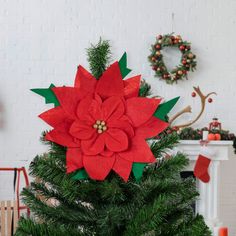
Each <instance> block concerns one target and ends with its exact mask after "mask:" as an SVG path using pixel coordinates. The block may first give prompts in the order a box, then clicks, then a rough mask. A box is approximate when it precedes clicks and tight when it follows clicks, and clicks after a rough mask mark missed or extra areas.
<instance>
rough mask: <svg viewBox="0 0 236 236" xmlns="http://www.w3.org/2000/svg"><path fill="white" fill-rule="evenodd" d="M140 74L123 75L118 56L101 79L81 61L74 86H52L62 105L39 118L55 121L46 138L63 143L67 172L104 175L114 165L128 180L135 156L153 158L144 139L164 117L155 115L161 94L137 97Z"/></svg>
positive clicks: (142, 159)
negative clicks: (94, 75)
mask: <svg viewBox="0 0 236 236" xmlns="http://www.w3.org/2000/svg"><path fill="white" fill-rule="evenodd" d="M140 77H141V76H134V77H132V78H130V79H127V80H123V79H122V75H121V72H120V67H119V63H118V62H115V63H114V64H112V65H111V66H110V67H108V69H107V70H106V71H105V72H104V73H103V74H102V76H101V77H100V78H99V80H97V79H95V78H94V77H93V76H92V75H91V74H90V73H89V72H88V71H87V70H85V69H84V68H83V67H82V66H79V67H78V71H77V74H76V78H75V83H74V87H54V88H52V91H53V92H54V94H55V96H56V97H57V99H58V101H59V103H60V106H57V107H55V108H53V109H50V110H48V111H46V112H44V113H42V114H41V115H40V118H41V119H43V120H44V121H45V122H47V123H48V124H49V125H51V126H52V127H53V130H52V131H50V132H48V133H47V134H46V136H45V139H46V140H48V141H52V142H55V143H57V144H59V145H62V146H64V147H66V148H67V152H66V166H67V173H71V172H74V171H76V170H80V169H83V168H84V169H85V170H86V172H87V173H88V175H89V177H90V178H91V179H95V180H104V179H105V178H106V176H107V175H108V174H109V173H110V172H111V171H112V170H113V171H115V172H116V173H117V174H118V175H119V176H121V177H122V178H123V179H124V180H125V181H127V180H128V178H129V175H130V172H131V169H132V165H133V163H134V162H138V163H153V162H155V161H156V159H155V157H154V156H153V153H152V152H151V150H150V148H149V146H148V145H147V143H146V139H148V138H152V137H155V136H156V135H158V134H159V133H160V132H162V131H163V130H164V129H166V128H167V127H168V123H166V122H163V121H161V120H160V119H158V118H156V117H154V116H153V113H154V112H155V111H156V109H157V107H158V105H159V103H160V100H161V99H154V98H143V97H138V94H139V89H140Z"/></svg>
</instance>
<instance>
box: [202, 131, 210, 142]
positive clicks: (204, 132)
mask: <svg viewBox="0 0 236 236" xmlns="http://www.w3.org/2000/svg"><path fill="white" fill-rule="evenodd" d="M208 134H209V132H208V131H207V130H204V131H203V132H202V140H208Z"/></svg>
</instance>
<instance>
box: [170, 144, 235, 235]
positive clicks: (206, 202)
mask: <svg viewBox="0 0 236 236" xmlns="http://www.w3.org/2000/svg"><path fill="white" fill-rule="evenodd" d="M232 145H233V142H232V141H211V142H209V143H208V144H207V147H208V148H209V149H210V150H211V151H212V153H213V155H212V157H211V160H212V161H211V163H210V166H209V175H210V182H209V183H203V182H201V181H199V180H198V179H197V188H198V191H199V194H200V196H199V198H198V200H197V202H196V212H197V213H199V214H201V215H203V216H204V219H205V221H206V223H207V224H208V226H209V227H210V228H211V230H212V231H213V235H214V236H218V228H219V227H220V226H221V225H222V223H221V221H220V218H219V179H220V168H219V167H220V164H221V162H222V161H227V160H229V158H230V155H231V153H232ZM201 148H202V146H201V145H200V142H199V140H182V141H180V143H179V144H178V146H177V147H176V148H175V150H174V151H175V152H176V151H180V152H182V153H185V154H187V156H188V158H189V160H190V164H189V166H188V168H187V169H186V170H189V171H193V169H194V166H195V163H196V160H197V158H198V155H199V153H200V150H201Z"/></svg>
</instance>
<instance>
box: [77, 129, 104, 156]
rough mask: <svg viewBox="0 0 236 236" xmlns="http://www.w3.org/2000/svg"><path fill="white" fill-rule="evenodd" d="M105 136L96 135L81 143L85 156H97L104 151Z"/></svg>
mask: <svg viewBox="0 0 236 236" xmlns="http://www.w3.org/2000/svg"><path fill="white" fill-rule="evenodd" d="M104 134H105V133H103V134H96V135H94V137H93V138H91V139H88V140H82V141H81V148H82V151H83V153H84V154H85V155H97V154H99V153H101V152H103V151H104V147H105V140H104V138H105V137H104Z"/></svg>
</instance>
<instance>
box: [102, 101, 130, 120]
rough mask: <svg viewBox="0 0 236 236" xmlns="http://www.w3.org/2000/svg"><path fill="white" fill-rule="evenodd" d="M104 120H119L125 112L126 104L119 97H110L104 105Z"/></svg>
mask: <svg viewBox="0 0 236 236" xmlns="http://www.w3.org/2000/svg"><path fill="white" fill-rule="evenodd" d="M102 112H103V119H104V120H105V121H109V120H112V119H116V120H117V119H119V118H120V117H121V116H122V115H123V114H124V112H125V106H124V102H123V101H122V100H121V99H120V98H119V97H110V98H108V99H106V100H105V101H104V102H103V104H102Z"/></svg>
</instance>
